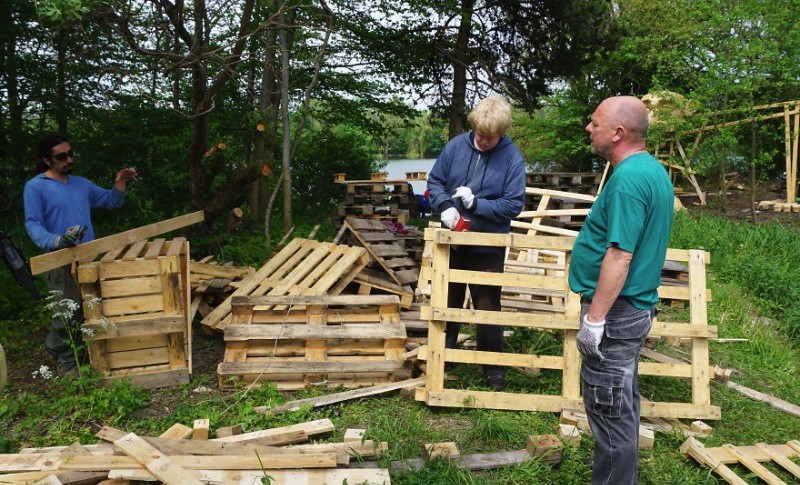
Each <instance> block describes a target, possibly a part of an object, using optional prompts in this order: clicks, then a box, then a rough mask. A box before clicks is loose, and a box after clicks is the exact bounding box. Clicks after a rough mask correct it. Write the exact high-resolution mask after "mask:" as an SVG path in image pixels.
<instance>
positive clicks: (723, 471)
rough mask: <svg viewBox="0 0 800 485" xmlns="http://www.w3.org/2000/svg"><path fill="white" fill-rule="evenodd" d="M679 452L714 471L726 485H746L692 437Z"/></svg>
mask: <svg viewBox="0 0 800 485" xmlns="http://www.w3.org/2000/svg"><path fill="white" fill-rule="evenodd" d="M680 450H681V452H682V453H683V454H685V455H689V456H691V457H692V458H694V459H695V460H696V461H697V462H698V463H700V464H702V465H705V466H707V467H709V468H711V469H712V470H714V471H715V472H716V473H717V474H718V475H719V476H721V477H722V478H724V479H725V481H727V482H728V483H731V484H734V485H746V484H747V482H746V481H744V480H742V479H741V478H739V476H738V475H736V473H734V472H733V470H731V469H730V468H728V466H727V465H725V464H724V463H722V462H721V461H719V460H718V459H716V458H714V457H713V456H711V455H710V454H709V453H708V452H707V451H706V449H705V446H703V443H701V442H699V441H697V440H696V439H695V438H693V437H691V436H690V437H689V438H687V440H686V441H684V442H683V444H682V445H681V448H680Z"/></svg>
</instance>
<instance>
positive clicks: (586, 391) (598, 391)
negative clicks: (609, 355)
mask: <svg viewBox="0 0 800 485" xmlns="http://www.w3.org/2000/svg"><path fill="white" fill-rule="evenodd" d="M581 377H582V378H583V396H584V404H585V405H586V410H587V411H589V412H592V413H595V414H599V415H601V416H606V417H609V418H618V417H619V415H620V411H621V408H622V386H623V383H624V375H623V374H622V373H621V371H620V370H617V369H609V368H607V367H606V366H602V365H601V366H599V367H597V366H593V365H589V364H588V363H587V362H586V361H584V364H583V366H582V367H581Z"/></svg>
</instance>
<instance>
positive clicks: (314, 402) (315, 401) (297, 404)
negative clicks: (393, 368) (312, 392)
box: [253, 377, 426, 414]
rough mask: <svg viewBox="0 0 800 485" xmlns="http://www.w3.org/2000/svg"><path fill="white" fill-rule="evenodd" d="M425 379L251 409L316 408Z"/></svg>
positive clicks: (273, 411)
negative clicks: (308, 405)
mask: <svg viewBox="0 0 800 485" xmlns="http://www.w3.org/2000/svg"><path fill="white" fill-rule="evenodd" d="M425 381H426V378H425V377H420V378H418V379H409V380H405V381H400V382H392V383H390V384H381V385H378V386H372V387H366V388H363V389H355V390H352V391H344V392H337V393H334V394H328V395H327V396H318V397H310V398H306V399H298V400H296V401H291V402H288V403H286V404H284V405H282V406H277V407H274V408H268V407H266V406H258V407H255V408H253V411H255V412H257V413H261V414H278V413H280V412H283V411H295V410H297V409H300V408H301V407H302V406H305V405H306V404H310V405H311V407H315V408H316V407H320V406H327V405H328V404H335V403H338V402H342V401H347V400H351V399H360V398H362V397H367V396H374V395H377V394H383V393H386V392H391V391H394V390H397V389H408V388H413V387H419V386H424V385H425Z"/></svg>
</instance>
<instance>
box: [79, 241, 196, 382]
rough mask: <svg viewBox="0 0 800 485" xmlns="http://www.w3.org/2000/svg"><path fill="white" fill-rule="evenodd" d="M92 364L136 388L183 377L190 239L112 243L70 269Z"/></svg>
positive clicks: (187, 359)
mask: <svg viewBox="0 0 800 485" xmlns="http://www.w3.org/2000/svg"><path fill="white" fill-rule="evenodd" d="M77 273H78V284H79V285H80V290H81V295H83V298H84V301H83V307H84V315H85V317H86V323H84V324H83V327H82V330H83V338H84V340H85V341H86V343H87V348H88V352H89V359H90V363H91V366H92V368H94V369H95V370H98V371H100V372H102V373H104V374H105V375H107V376H108V378H109V379H118V378H121V377H126V376H128V377H130V378H131V379H132V381H133V383H134V384H135V385H137V386H141V387H163V386H168V385H172V384H178V383H186V382H189V374H191V372H192V356H191V322H190V320H189V317H188V311H189V301H188V295H189V243H188V242H187V241H186V240H185V239H184V238H176V239H173V240H171V241H166V240H164V239H156V240H154V241H153V242H148V241H147V240H143V241H139V242H136V243H133V244H129V245H123V246H119V247H117V248H116V249H114V250H111V251H108V252H107V253H106V254H105V255H104V256H102V257H101V258H100V259H99V260H98V261H84V262H81V263H80V264H79V265H78V267H77Z"/></svg>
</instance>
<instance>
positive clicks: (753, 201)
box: [750, 121, 758, 224]
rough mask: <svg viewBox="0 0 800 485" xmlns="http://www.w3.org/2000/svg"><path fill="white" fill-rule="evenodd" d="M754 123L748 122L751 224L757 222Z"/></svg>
mask: <svg viewBox="0 0 800 485" xmlns="http://www.w3.org/2000/svg"><path fill="white" fill-rule="evenodd" d="M757 148H758V146H757V141H756V123H755V121H754V122H753V123H751V124H750V215H751V216H752V218H753V224H755V223H756V222H758V221H757V220H756V150H757Z"/></svg>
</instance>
